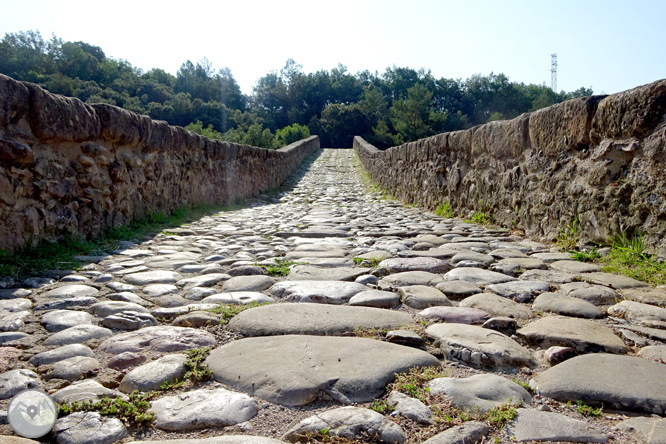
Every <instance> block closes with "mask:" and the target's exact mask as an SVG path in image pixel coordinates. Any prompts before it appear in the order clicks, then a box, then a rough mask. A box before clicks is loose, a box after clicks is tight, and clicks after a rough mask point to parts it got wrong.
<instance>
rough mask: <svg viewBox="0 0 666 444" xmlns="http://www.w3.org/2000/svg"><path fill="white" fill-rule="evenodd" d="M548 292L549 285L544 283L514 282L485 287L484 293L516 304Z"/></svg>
mask: <svg viewBox="0 0 666 444" xmlns="http://www.w3.org/2000/svg"><path fill="white" fill-rule="evenodd" d="M548 290H550V284H549V283H548V282H544V281H516V282H507V283H505V284H494V285H488V286H487V287H486V291H488V292H492V293H495V294H498V295H500V296H502V297H504V298H509V299H513V300H514V301H516V302H528V301H531V300H532V299H534V297H535V296H536V295H539V294H541V293H543V292H545V291H548Z"/></svg>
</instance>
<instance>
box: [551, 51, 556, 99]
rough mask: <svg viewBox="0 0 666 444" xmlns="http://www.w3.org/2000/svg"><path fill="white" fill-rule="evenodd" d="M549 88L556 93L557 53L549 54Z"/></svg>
mask: <svg viewBox="0 0 666 444" xmlns="http://www.w3.org/2000/svg"><path fill="white" fill-rule="evenodd" d="M550 88H551V89H552V90H553V92H554V93H557V54H551V55H550Z"/></svg>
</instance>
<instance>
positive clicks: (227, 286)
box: [222, 276, 275, 293]
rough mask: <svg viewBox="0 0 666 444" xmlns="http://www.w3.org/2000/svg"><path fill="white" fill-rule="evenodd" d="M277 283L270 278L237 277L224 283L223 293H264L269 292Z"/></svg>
mask: <svg viewBox="0 0 666 444" xmlns="http://www.w3.org/2000/svg"><path fill="white" fill-rule="evenodd" d="M274 283H275V279H273V278H271V277H269V276H236V277H232V278H231V279H229V280H227V281H225V282H224V285H222V291H223V292H225V293H229V292H234V291H263V290H268V289H269V288H270V287H271V286H272V285H273V284H274Z"/></svg>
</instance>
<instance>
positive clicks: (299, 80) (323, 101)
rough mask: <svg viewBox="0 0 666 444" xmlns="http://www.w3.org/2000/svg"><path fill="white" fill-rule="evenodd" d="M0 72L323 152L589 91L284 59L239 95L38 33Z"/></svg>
mask: <svg viewBox="0 0 666 444" xmlns="http://www.w3.org/2000/svg"><path fill="white" fill-rule="evenodd" d="M0 72H1V73H3V74H5V75H8V76H10V77H13V78H15V79H17V80H23V81H29V82H34V83H37V84H39V85H40V86H42V87H44V88H46V89H47V90H49V91H51V92H53V93H57V94H63V95H66V96H70V97H77V98H79V99H81V100H82V101H84V102H86V103H109V104H112V105H117V106H121V107H123V108H125V109H128V110H131V111H136V112H137V113H140V114H146V115H148V116H150V117H151V118H153V119H160V120H166V121H167V122H169V123H170V124H172V125H179V126H183V127H186V128H187V129H190V130H192V131H195V132H198V133H200V134H203V135H206V136H208V137H211V138H215V139H220V140H226V141H230V142H237V143H243V144H248V145H254V146H261V147H264V148H278V147H280V146H284V145H287V144H289V143H291V142H293V141H296V140H299V139H301V138H304V137H309V136H310V134H318V135H319V137H320V139H321V144H322V146H326V147H350V146H351V144H352V139H353V137H354V136H355V135H360V136H362V137H363V138H365V139H366V140H368V141H369V142H370V143H373V144H374V145H376V146H377V147H380V148H385V147H389V146H394V145H399V144H402V143H405V142H410V141H413V140H417V139H420V138H423V137H427V136H430V135H434V134H438V133H441V132H445V131H453V130H460V129H466V128H469V127H472V126H474V125H478V124H480V123H486V122H489V121H492V120H501V119H511V118H513V117H516V116H518V115H520V114H522V113H524V112H528V111H535V110H537V109H540V108H544V107H546V106H550V105H552V104H555V103H558V102H562V101H564V100H568V99H571V98H574V97H581V96H588V95H592V93H593V91H592V88H584V87H582V88H579V89H577V90H575V91H572V92H565V91H561V92H559V93H556V92H554V91H552V90H551V89H550V88H549V87H547V86H545V85H535V84H528V85H525V84H524V83H518V82H511V81H510V80H509V78H508V77H507V76H505V75H504V74H494V73H490V74H489V75H486V76H483V75H480V74H476V75H473V76H471V77H470V78H468V79H466V80H462V79H448V78H440V79H436V78H435V77H433V76H432V74H431V73H430V71H426V70H425V69H420V70H414V69H411V68H403V67H396V66H393V67H390V68H387V69H386V71H384V72H383V73H381V74H380V73H378V72H374V73H372V72H370V71H367V70H366V71H362V72H358V73H356V74H352V73H350V72H348V70H347V68H346V67H345V66H344V65H341V64H339V65H338V66H337V67H335V68H333V69H331V70H330V71H327V70H321V71H317V72H314V73H304V72H303V71H302V66H301V65H299V64H298V63H296V62H295V61H294V60H292V59H288V60H287V61H286V63H285V66H284V67H283V68H282V69H280V70H279V71H272V72H270V73H268V74H266V75H265V76H263V77H261V78H259V79H258V80H257V82H256V84H255V86H254V88H253V92H252V94H250V95H245V94H243V93H242V92H241V90H240V87H239V86H238V83H237V82H236V80H235V79H234V77H233V75H232V72H231V70H230V69H229V68H226V67H225V68H222V69H218V70H215V69H214V68H213V66H212V65H211V63H210V62H209V61H208V60H207V59H206V58H204V59H202V60H200V61H199V62H196V63H193V62H191V61H189V60H188V61H186V62H185V63H183V65H182V66H181V67H180V69H179V70H178V72H177V73H176V75H175V76H174V75H172V74H170V73H168V72H166V71H164V70H163V69H160V68H153V69H150V70H149V71H147V72H144V71H143V70H141V69H139V68H136V67H133V66H132V65H131V64H130V63H129V62H127V61H125V60H122V59H114V58H111V57H107V56H106V54H105V53H104V51H103V50H102V49H101V48H100V47H98V46H94V45H90V44H87V43H84V42H80V41H79V42H65V41H63V40H62V39H60V38H58V37H56V36H53V37H52V38H51V39H50V40H45V39H44V38H43V37H42V36H41V34H40V33H39V31H21V32H17V33H7V34H5V36H4V38H3V39H2V40H1V41H0Z"/></svg>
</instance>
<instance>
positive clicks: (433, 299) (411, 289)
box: [398, 285, 453, 309]
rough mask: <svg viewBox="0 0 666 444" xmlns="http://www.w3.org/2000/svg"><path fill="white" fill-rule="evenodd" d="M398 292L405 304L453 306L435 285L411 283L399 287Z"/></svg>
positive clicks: (418, 306)
mask: <svg viewBox="0 0 666 444" xmlns="http://www.w3.org/2000/svg"><path fill="white" fill-rule="evenodd" d="M398 294H400V296H402V302H403V304H405V305H407V306H408V307H412V308H417V309H421V308H427V307H435V306H451V305H453V304H452V303H451V301H450V300H449V299H448V298H447V297H446V295H444V293H442V292H441V291H439V290H438V289H437V288H435V287H429V286H427V285H410V286H408V287H398Z"/></svg>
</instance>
